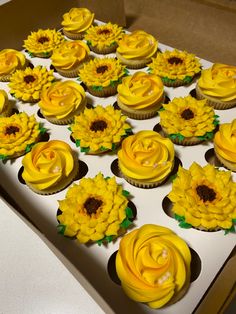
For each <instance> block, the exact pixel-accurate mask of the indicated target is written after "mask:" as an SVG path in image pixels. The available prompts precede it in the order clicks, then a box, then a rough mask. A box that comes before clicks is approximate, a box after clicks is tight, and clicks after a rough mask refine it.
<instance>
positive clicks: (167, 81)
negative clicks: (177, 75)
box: [161, 76, 176, 83]
mask: <svg viewBox="0 0 236 314" xmlns="http://www.w3.org/2000/svg"><path fill="white" fill-rule="evenodd" d="M161 79H162V81H163V83H174V82H175V81H176V80H173V79H170V78H168V77H166V76H164V77H161Z"/></svg>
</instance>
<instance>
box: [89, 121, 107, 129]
mask: <svg viewBox="0 0 236 314" xmlns="http://www.w3.org/2000/svg"><path fill="white" fill-rule="evenodd" d="M106 128H107V123H106V121H104V120H95V121H93V123H92V124H91V126H90V130H91V131H94V132H97V131H103V130H105V129H106Z"/></svg>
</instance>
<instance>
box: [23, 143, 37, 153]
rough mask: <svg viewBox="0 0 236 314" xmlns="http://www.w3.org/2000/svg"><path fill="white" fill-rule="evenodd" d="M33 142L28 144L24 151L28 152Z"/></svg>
mask: <svg viewBox="0 0 236 314" xmlns="http://www.w3.org/2000/svg"><path fill="white" fill-rule="evenodd" d="M34 144H35V143H31V144H28V145H27V146H26V148H25V152H26V153H28V152H30V151H31V148H32V147H33V146H34Z"/></svg>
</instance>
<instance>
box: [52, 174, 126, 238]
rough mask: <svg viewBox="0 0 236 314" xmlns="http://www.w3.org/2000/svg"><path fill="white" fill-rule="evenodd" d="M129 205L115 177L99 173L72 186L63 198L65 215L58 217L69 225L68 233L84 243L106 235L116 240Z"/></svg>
mask: <svg viewBox="0 0 236 314" xmlns="http://www.w3.org/2000/svg"><path fill="white" fill-rule="evenodd" d="M92 204H94V205H93V206H91V205H92ZM127 204H128V200H127V198H126V197H125V196H124V195H123V193H122V186H121V185H118V184H117V183H116V180H115V177H112V178H104V177H103V175H102V174H101V173H99V174H98V175H96V177H95V178H83V179H81V180H80V182H79V184H74V185H73V186H72V187H70V188H69V189H68V192H67V194H66V198H65V199H64V200H62V201H59V208H60V210H61V211H62V214H61V215H59V216H57V218H58V220H59V222H60V224H61V225H62V227H63V226H65V230H64V235H66V236H69V237H74V236H76V238H77V239H78V240H79V242H80V243H86V242H88V241H98V240H103V239H105V237H111V240H112V239H113V237H117V236H118V235H119V233H118V232H119V231H120V230H121V229H122V228H121V223H122V222H123V220H124V219H125V218H126V207H127ZM92 207H93V208H92ZM108 241H109V240H108Z"/></svg>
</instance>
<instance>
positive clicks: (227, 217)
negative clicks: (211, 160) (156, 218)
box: [168, 162, 236, 233]
mask: <svg viewBox="0 0 236 314" xmlns="http://www.w3.org/2000/svg"><path fill="white" fill-rule="evenodd" d="M168 198H169V199H170V200H171V202H172V205H173V206H172V209H171V210H172V212H173V215H174V217H175V218H176V219H177V220H178V221H179V225H180V227H183V228H191V227H194V228H197V229H200V230H205V231H215V230H219V229H224V230H225V232H226V233H227V232H231V231H232V232H235V230H234V223H235V221H236V220H235V219H236V206H235V204H236V183H235V182H233V181H232V176H231V173H230V171H221V170H219V169H217V168H214V166H213V165H210V164H208V165H207V166H204V167H201V166H200V165H198V164H197V163H195V162H194V163H193V164H192V165H191V166H190V168H189V170H186V169H183V168H182V167H179V170H178V173H177V177H176V178H175V179H174V181H173V185H172V190H171V192H170V193H169V195H168Z"/></svg>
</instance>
